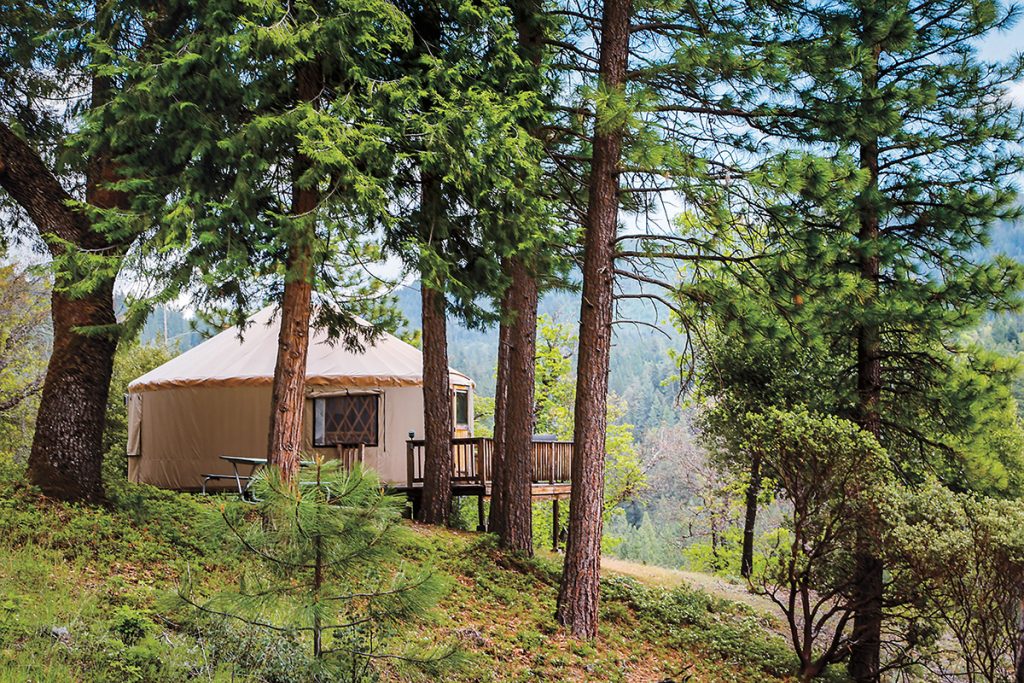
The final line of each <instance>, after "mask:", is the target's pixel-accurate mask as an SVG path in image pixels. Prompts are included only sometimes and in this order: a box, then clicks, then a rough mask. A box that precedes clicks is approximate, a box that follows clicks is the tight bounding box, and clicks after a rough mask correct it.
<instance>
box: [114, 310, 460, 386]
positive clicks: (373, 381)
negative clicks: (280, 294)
mask: <svg viewBox="0 0 1024 683" xmlns="http://www.w3.org/2000/svg"><path fill="white" fill-rule="evenodd" d="M249 321H250V323H251V324H249V325H247V326H246V328H245V332H244V334H243V335H242V337H241V338H239V330H238V329H237V328H231V329H228V330H225V331H223V332H221V333H220V334H218V335H216V336H215V337H212V338H210V339H208V340H206V341H205V342H203V343H202V344H199V345H198V346H196V347H193V348H191V349H189V350H188V351H186V352H185V353H183V354H181V355H179V356H176V357H175V358H172V359H171V360H169V361H168V362H166V363H164V364H163V365H161V366H160V367H158V368H156V369H154V370H151V371H149V372H147V373H146V374H145V375H143V376H142V377H139V378H138V379H136V380H135V381H133V382H132V383H131V384H129V385H128V391H129V392H131V393H139V392H143V391H151V390H154V389H171V388H179V387H199V386H221V387H225V386H228V387H230V386H255V385H263V384H270V383H272V382H273V379H274V365H275V363H276V360H277V335H278V330H279V329H280V326H281V317H280V315H277V309H276V307H273V306H268V307H267V308H264V309H263V310H262V311H260V312H259V313H257V314H256V315H254V316H253V317H252V318H250V319H249ZM310 332H311V337H310V344H309V355H308V357H307V359H306V383H307V384H309V385H314V386H324V385H334V384H344V385H347V386H378V387H388V386H418V385H422V384H423V354H422V353H420V351H419V349H417V348H416V347H414V346H411V345H409V344H406V343H405V342H404V341H402V340H401V339H399V338H398V337H395V336H393V335H390V334H384V335H382V336H381V337H379V338H378V339H377V340H376V341H375V342H374V343H373V345H370V344H364V345H363V346H364V352H362V353H359V352H357V351H351V350H349V349H347V348H345V345H344V344H342V343H341V342H336V343H334V344H331V343H329V342H328V340H327V332H326V331H325V330H316V329H311V330H310ZM449 372H450V374H451V381H452V382H453V383H457V384H458V383H465V384H467V385H471V384H472V383H473V381H472V380H471V379H470V378H469V377H467V376H466V375H464V374H462V373H461V372H458V371H456V370H450V371H449Z"/></svg>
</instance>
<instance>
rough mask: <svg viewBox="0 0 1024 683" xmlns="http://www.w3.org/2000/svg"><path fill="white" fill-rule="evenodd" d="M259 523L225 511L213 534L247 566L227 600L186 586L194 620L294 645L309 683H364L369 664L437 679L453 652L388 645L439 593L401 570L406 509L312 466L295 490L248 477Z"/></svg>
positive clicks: (350, 477)
mask: <svg viewBox="0 0 1024 683" xmlns="http://www.w3.org/2000/svg"><path fill="white" fill-rule="evenodd" d="M253 491H254V493H255V495H256V497H257V498H258V500H259V502H258V512H259V514H255V515H254V514H251V513H252V512H253V511H252V510H251V509H250V508H248V506H231V507H227V506H224V507H222V509H221V515H220V518H219V519H218V520H216V522H215V523H216V525H217V528H216V529H210V530H208V533H216V534H218V535H220V536H226V537H227V538H228V539H229V542H232V543H234V544H235V545H237V546H238V549H239V551H240V552H242V553H246V554H250V555H251V556H252V559H253V560H254V562H253V563H251V564H247V565H245V569H244V573H243V574H242V576H240V577H239V581H238V585H237V587H236V588H234V589H232V590H226V591H222V592H220V593H217V594H214V595H212V596H209V597H202V596H201V595H200V594H199V590H198V589H197V587H195V586H193V585H191V584H190V583H185V584H184V585H183V586H182V587H181V589H180V590H179V597H180V599H181V600H182V601H183V602H184V603H185V604H186V605H188V606H191V607H192V608H194V609H196V610H198V611H199V612H200V613H202V614H206V615H212V616H217V617H223V618H227V619H231V620H235V621H239V622H241V623H244V624H246V625H248V626H250V627H252V628H255V629H262V630H266V631H271V632H275V633H281V634H286V633H287V634H293V635H297V636H298V637H299V639H300V642H301V643H302V644H303V645H304V646H305V647H308V648H309V652H310V654H311V655H312V657H311V659H312V662H313V665H312V667H311V668H312V672H311V673H314V674H315V675H316V676H317V679H316V680H320V677H323V679H324V680H338V679H339V677H340V679H341V680H351V681H362V680H372V676H371V674H372V673H373V672H374V669H373V667H374V665H375V664H377V663H378V662H381V661H384V660H388V661H404V662H408V663H411V664H414V665H418V666H421V667H426V668H428V669H431V670H432V671H433V673H435V674H436V673H438V672H439V670H441V669H443V667H444V666H446V665H450V664H453V663H455V661H456V659H455V658H453V657H452V655H453V654H454V653H453V651H451V650H447V651H442V650H437V651H430V652H423V651H418V650H417V649H416V648H415V646H411V645H403V644H402V643H400V642H396V640H397V639H395V638H394V636H395V635H397V633H398V629H399V628H400V627H401V626H402V625H403V624H404V623H407V622H410V621H414V620H416V619H422V618H423V617H425V616H426V615H427V613H428V612H429V610H430V609H431V608H432V607H433V606H434V604H435V603H436V601H437V599H438V597H439V596H440V594H441V592H442V591H443V588H444V585H443V583H442V582H441V580H440V579H439V577H438V576H437V575H436V574H434V573H432V572H430V571H429V569H427V568H422V567H414V566H410V565H407V564H405V563H404V562H402V560H401V558H400V548H401V544H402V543H405V542H408V540H409V539H408V538H407V537H406V534H407V533H408V532H407V531H405V530H404V528H403V525H402V524H401V520H402V512H403V509H404V507H405V500H404V498H401V497H395V496H391V495H388V494H385V493H383V489H382V487H381V485H380V481H379V480H378V479H377V478H376V476H374V475H373V474H372V473H370V472H368V471H364V470H362V469H361V468H360V467H358V466H356V467H355V468H353V469H352V470H351V471H346V470H345V468H344V467H343V466H342V465H341V463H339V462H331V463H326V464H325V463H318V464H317V465H316V467H315V468H313V471H312V472H311V473H310V474H309V476H308V478H307V479H306V480H305V481H303V483H302V485H301V486H295V485H294V484H293V482H291V481H289V480H286V479H284V478H283V477H282V472H281V471H280V470H278V469H277V468H266V469H264V470H261V472H260V473H258V474H257V478H256V480H255V481H254V482H253Z"/></svg>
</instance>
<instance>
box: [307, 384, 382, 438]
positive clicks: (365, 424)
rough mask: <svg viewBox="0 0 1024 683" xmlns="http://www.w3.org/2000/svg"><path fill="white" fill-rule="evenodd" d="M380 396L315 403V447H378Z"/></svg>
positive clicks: (341, 397)
mask: <svg viewBox="0 0 1024 683" xmlns="http://www.w3.org/2000/svg"><path fill="white" fill-rule="evenodd" d="M379 413H380V396H378V395H377V394H352V395H349V396H329V397H326V398H318V399H315V400H314V401H313V445H314V446H358V445H359V444H365V445H367V446H376V445H377V439H378V428H379V420H378V415H379Z"/></svg>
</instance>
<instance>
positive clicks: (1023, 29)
mask: <svg viewBox="0 0 1024 683" xmlns="http://www.w3.org/2000/svg"><path fill="white" fill-rule="evenodd" d="M978 48H979V50H978V52H979V53H980V55H981V57H982V58H983V59H988V60H994V59H998V60H1006V59H1009V58H1011V57H1013V55H1015V54H1018V53H1020V52H1022V51H1024V17H1022V18H1021V20H1020V21H1018V22H1017V25H1016V26H1014V27H1013V28H1011V29H1009V30H1008V31H1003V32H1002V33H994V34H992V35H990V36H987V37H986V38H985V40H983V41H982V42H981V43H980V44H979V45H978ZM1010 95H1011V96H1012V97H1013V98H1014V99H1015V100H1016V101H1017V103H1018V104H1020V105H1021V106H1024V81H1018V82H1017V84H1016V86H1015V87H1013V88H1011V90H1010Z"/></svg>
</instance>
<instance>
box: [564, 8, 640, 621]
mask: <svg viewBox="0 0 1024 683" xmlns="http://www.w3.org/2000/svg"><path fill="white" fill-rule="evenodd" d="M631 15H632V3H631V0H604V12H603V14H602V22H601V57H600V63H599V77H600V79H601V84H602V86H603V87H604V88H606V89H607V90H609V91H622V90H623V89H624V87H625V83H626V66H627V63H628V61H629V29H630V17H631ZM598 113H599V116H598V120H597V121H596V124H595V129H594V139H593V157H592V159H593V161H592V163H591V170H590V180H589V185H590V187H589V190H590V193H589V203H588V206H587V216H586V224H585V226H584V227H585V235H584V246H583V299H582V305H581V309H580V332H579V340H580V344H579V361H578V363H579V366H578V369H577V374H576V410H575V419H576V425H575V432H574V438H575V442H576V447H575V453H574V458H573V462H572V494H571V497H570V500H569V540H568V543H566V547H565V563H564V568H563V571H562V581H561V585H560V587H559V592H558V607H557V611H556V614H555V616H556V618H557V619H558V621H559V622H560V623H561V624H563V625H565V626H567V627H568V628H569V630H570V632H571V633H572V634H573V635H575V636H578V637H583V638H593V637H594V636H596V635H597V620H598V602H599V598H600V590H599V589H600V583H599V582H600V570H601V532H602V527H603V523H602V516H601V513H602V501H603V496H604V458H605V436H606V434H605V432H606V427H607V407H608V366H609V360H610V357H611V337H612V307H613V298H612V295H613V291H612V285H613V270H614V261H615V253H614V240H615V235H616V228H617V225H618V214H619V179H618V166H619V162H620V157H621V154H622V138H623V131H622V128H621V127H612V126H610V125H609V123H608V122H607V121H602V120H601V116H600V110H599V112H598Z"/></svg>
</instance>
